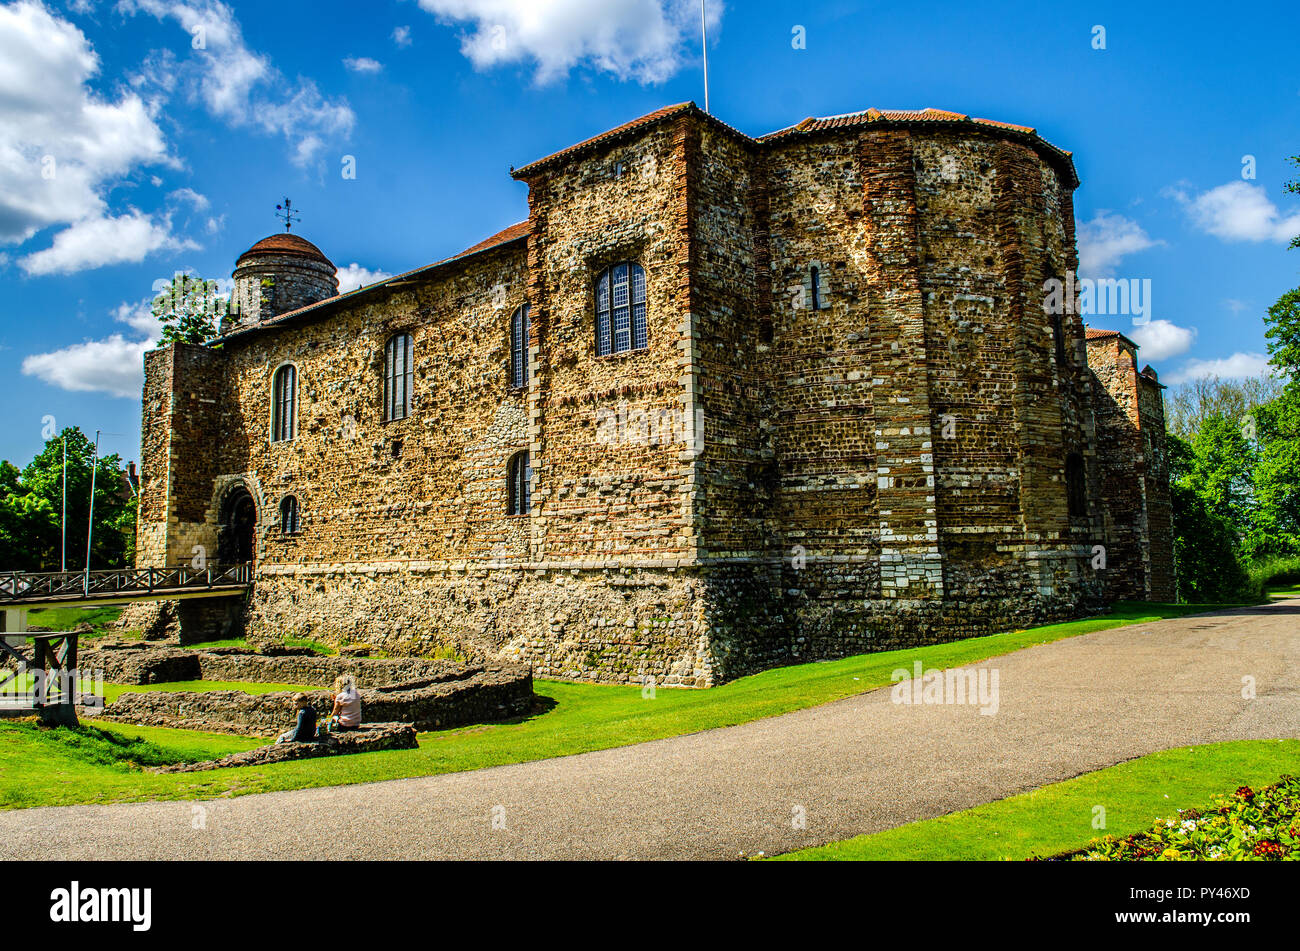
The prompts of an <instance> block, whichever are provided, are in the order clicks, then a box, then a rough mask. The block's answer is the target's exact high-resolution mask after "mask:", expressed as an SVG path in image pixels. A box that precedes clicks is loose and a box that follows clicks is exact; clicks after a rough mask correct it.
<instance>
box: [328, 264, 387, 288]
mask: <svg viewBox="0 0 1300 951" xmlns="http://www.w3.org/2000/svg"><path fill="white" fill-rule="evenodd" d="M392 276H393V275H391V274H389V273H388V272H387V271H379V270H375V271H372V270H370V269H369V268H364V267H362V266H361V265H360V264H357V263H356V262H355V261H354V262H353V263H352V264H349V265H348V266H347V267H345V268H340V269H339V293H340V294H346V293H347V292H348V291H355V290H356V289H357V288H358V287H365V286H366V285H367V284H375V283H378V282H379V281H386V280H388V279H389V278H390V277H392Z"/></svg>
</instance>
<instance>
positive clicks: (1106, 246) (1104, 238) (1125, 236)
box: [1077, 211, 1164, 278]
mask: <svg viewBox="0 0 1300 951" xmlns="http://www.w3.org/2000/svg"><path fill="white" fill-rule="evenodd" d="M1077 234H1078V240H1079V276H1080V277H1088V278H1098V277H1113V276H1114V274H1115V269H1116V268H1117V267H1118V266H1119V262H1120V261H1121V260H1123V259H1124V258H1125V257H1127V256H1128V255H1130V254H1136V253H1137V252H1139V251H1145V250H1147V249H1148V248H1154V247H1156V246H1157V245H1161V244H1164V242H1163V241H1156V240H1154V239H1152V238H1151V236H1150V235H1148V234H1147V233H1146V231H1144V230H1143V228H1142V226H1141V225H1140V224H1138V223H1137V222H1136V221H1134V220H1133V219H1132V218H1125V217H1124V216H1123V215H1117V214H1115V213H1114V212H1110V211H1099V212H1097V214H1096V215H1094V216H1093V218H1092V220H1091V221H1088V222H1081V223H1079V225H1078V229H1077Z"/></svg>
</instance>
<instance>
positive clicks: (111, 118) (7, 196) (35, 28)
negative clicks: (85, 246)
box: [0, 0, 171, 244]
mask: <svg viewBox="0 0 1300 951" xmlns="http://www.w3.org/2000/svg"><path fill="white" fill-rule="evenodd" d="M98 72H99V57H98V56H97V55H96V54H95V52H94V50H93V49H92V48H91V46H90V43H89V41H87V39H86V37H85V34H83V33H82V32H81V31H80V30H79V29H77V27H76V26H74V25H73V24H72V23H69V22H68V21H67V20H63V19H60V18H58V17H55V16H54V15H52V14H51V13H50V12H49V11H48V10H46V9H45V7H43V6H42V5H41V4H39V3H35V2H29V0H22V2H18V3H12V4H9V5H7V6H0V243H2V244H19V243H22V242H24V241H26V240H27V239H29V238H31V237H32V236H33V235H35V234H36V233H37V232H38V231H40V230H42V229H44V228H48V227H50V226H52V225H59V224H67V223H69V222H74V221H75V222H83V221H88V220H92V219H96V218H101V217H103V216H104V215H105V214H106V213H107V206H106V203H105V201H104V198H103V195H104V194H105V193H106V191H107V189H108V187H110V186H111V185H112V184H114V183H115V182H116V181H117V180H119V179H120V178H122V177H123V176H125V175H127V174H128V173H130V172H131V171H133V170H134V169H135V168H136V167H138V166H140V165H148V164H161V163H170V161H171V160H170V159H169V157H168V155H167V145H166V142H165V140H164V137H163V134H162V131H161V130H160V129H159V128H158V126H157V124H156V123H155V122H154V119H153V117H152V115H151V114H150V111H149V108H148V106H146V104H145V102H144V101H143V100H142V99H141V98H140V97H139V96H138V95H135V94H133V93H123V94H122V95H121V96H120V97H119V98H117V99H112V98H106V97H104V96H101V95H98V94H97V93H95V92H94V91H93V90H92V89H91V88H90V87H89V81H90V80H91V79H92V78H93V77H95V76H96V75H97V74H98Z"/></svg>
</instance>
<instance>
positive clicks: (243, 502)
mask: <svg viewBox="0 0 1300 951" xmlns="http://www.w3.org/2000/svg"><path fill="white" fill-rule="evenodd" d="M256 549H257V503H256V502H254V501H253V493H251V492H249V491H248V489H247V488H245V487H244V486H242V485H241V486H236V487H235V488H234V489H231V491H230V493H229V494H228V495H227V496H226V499H225V501H224V502H222V504H221V530H220V532H219V533H218V535H217V561H218V562H219V563H220V564H223V565H234V564H243V563H245V562H251V561H252V560H253V555H254V552H255V551H256Z"/></svg>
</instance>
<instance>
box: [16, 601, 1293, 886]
mask: <svg viewBox="0 0 1300 951" xmlns="http://www.w3.org/2000/svg"><path fill="white" fill-rule="evenodd" d="M972 669H974V670H976V671H978V670H980V669H985V670H987V671H988V672H989V673H988V674H986V676H991V674H992V672H993V671H996V672H997V677H998V688H999V690H998V709H997V712H996V714H995V715H983V714H981V713H980V710H979V708H978V707H977V706H972V705H958V704H946V705H910V706H909V705H902V704H896V703H894V702H892V700H891V691H890V690H889V689H883V690H876V691H873V692H871V693H867V694H862V695H859V696H855V697H851V698H849V699H846V700H841V701H837V702H835V703H829V704H826V705H824V706H820V707H815V708H812V709H809V710H802V711H799V712H796V713H790V714H787V715H785V716H780V717H772V718H769V719H766V720H759V721H757V722H754V723H748V724H744V725H742V726H737V727H730V728H727V729H722V730H711V731H708V732H704V733H696V734H692V735H690V736H683V737H677V738H674V739H669V740H658V741H655V742H652V743H643V744H639V745H637V746H629V747H625V748H622V749H615V750H605V751H602V752H598V753H586V754H582V755H580V756H570V757H565V758H562V759H553V760H546V761H543V762H537V763H523V764H519V765H515V766H503V767H496V768H493V769H484V770H478V771H475V772H469V773H457V774H451V775H446V776H435V777H430V778H425V779H403V780H394V781H391V782H383V783H372V784H367V785H355V786H339V787H331V788H326V789H308V790H301V791H294V792H278V793H266V794H261V795H254V796H243V797H238V798H235V799H229V800H220V801H212V802H204V803H200V804H195V803H190V802H176V803H140V804H130V805H118V806H73V807H56V808H42V809H28V810H15V811H7V812H0V858H37V857H39V858H43V859H58V858H61V859H75V860H80V859H108V858H113V859H263V858H277V859H283V858H311V859H327V858H360V859H431V858H433V859H437V858H483V859H499V858H517V859H518V858H523V859H587V858H596V859H618V858H674V859H718V858H736V857H738V856H739V855H740V854H741V853H745V854H748V855H753V854H755V853H757V852H759V851H760V850H762V851H766V852H767V853H768V854H772V853H775V852H784V851H789V850H791V849H795V848H800V847H803V846H807V845H816V844H821V843H825V842H829V841H832V840H836V839H844V838H848V837H850V836H853V835H858V834H861V833H864V832H874V831H877V830H880V829H885V828H889V827H892V826H896V825H901V824H903V823H906V822H911V821H913V820H916V819H923V818H928V817H931V816H937V815H942V814H944V813H948V812H952V811H954V810H958V809H966V808H969V807H971V806H975V805H978V804H980V803H985V802H989V801H991V800H995V799H1002V798H1004V797H1006V796H1010V795H1013V794H1015V793H1018V792H1023V791H1025V790H1027V789H1031V788H1034V787H1037V786H1042V785H1044V784H1046V783H1051V782H1056V781H1058V780H1062V779H1067V778H1069V777H1071V776H1075V775H1078V774H1079V773H1083V772H1088V771H1090V770H1095V769H1100V768H1102V767H1104V766H1110V765H1113V764H1115V763H1118V762H1121V761H1123V760H1127V759H1131V758H1133V757H1136V756H1141V755H1144V754H1146V753H1151V752H1154V751H1156V750H1162V749H1168V748H1170V747H1176V746H1186V745H1190V744H1194V743H1210V742H1215V741H1219V740H1231V739H1250V738H1269V737H1300V600H1291V601H1285V602H1281V603H1277V604H1273V605H1268V606H1261V607H1257V608H1248V609H1242V610H1238V611H1232V612H1224V613H1221V614H1215V615H1202V616H1198V617H1188V618H1182V619H1179V620H1172V621H1160V622H1157V623H1154V624H1147V625H1140V626H1132V627H1127V628H1120V629H1117V630H1112V631H1104V632H1101V633H1097V634H1088V635H1084V636H1081V637H1074V638H1069V639H1067V640H1063V641H1058V642H1056V643H1054V644H1049V645H1045V646H1038V647H1033V648H1030V649H1027V650H1023V651H1020V652H1018V653H1015V654H1011V655H1007V656H1005V657H997V658H992V659H990V660H989V661H987V662H986V663H984V664H980V665H977V666H976V667H974V668H972ZM1247 676H1249V677H1253V678H1254V682H1255V689H1256V692H1257V696H1256V698H1255V699H1253V700H1246V699H1243V697H1242V684H1243V680H1242V678H1243V677H1247ZM647 702H652V701H647ZM198 810H202V813H200V812H198ZM797 815H798V816H802V817H803V820H804V821H803V824H804V826H805V828H802V829H800V828H795V826H796V825H797V823H796V822H795V821H792V820H793V819H794V818H795V817H796V816H797ZM199 818H201V819H202V820H203V821H202V823H201V824H202V825H203V826H204V827H203V828H199V829H195V828H194V825H196V824H200V823H198V822H197V821H196V820H197V819H199ZM1090 820H1091V814H1089V815H1087V816H1081V817H1080V822H1081V823H1087V822H1089V821H1090ZM498 826H504V827H503V828H499V827H498Z"/></svg>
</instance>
